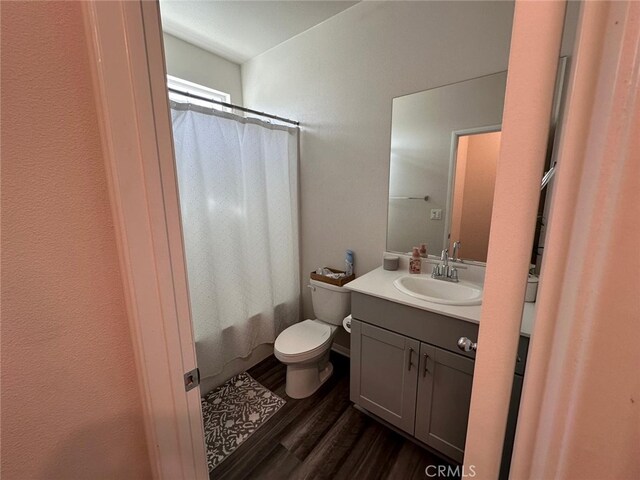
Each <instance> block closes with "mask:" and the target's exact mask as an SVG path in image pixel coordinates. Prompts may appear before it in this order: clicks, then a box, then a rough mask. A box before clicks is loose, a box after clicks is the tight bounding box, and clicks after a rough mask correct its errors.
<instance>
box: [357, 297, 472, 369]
mask: <svg viewBox="0 0 640 480" xmlns="http://www.w3.org/2000/svg"><path fill="white" fill-rule="evenodd" d="M351 316H352V317H353V318H356V319H358V320H362V321H363V322H366V323H370V324H372V325H376V326H378V327H382V328H385V329H387V330H391V331H393V332H397V333H400V334H402V335H406V336H408V337H412V338H415V339H417V340H420V341H421V342H426V343H430V344H432V345H435V346H437V347H440V348H443V349H445V350H449V351H451V352H455V353H457V354H459V355H464V356H465V357H469V358H475V356H476V354H475V352H463V351H461V350H459V349H458V339H459V338H460V337H467V338H469V339H471V340H472V341H474V342H476V341H477V340H478V325H477V324H475V323H471V322H467V321H465V320H459V319H457V318H452V317H447V316H445V315H439V314H437V313H433V312H428V311H426V310H420V309H418V308H414V307H409V306H407V305H402V304H400V303H395V302H390V301H388V300H383V299H381V298H377V297H372V296H371V295H364V294H361V293H357V292H352V293H351Z"/></svg>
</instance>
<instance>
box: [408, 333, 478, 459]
mask: <svg viewBox="0 0 640 480" xmlns="http://www.w3.org/2000/svg"><path fill="white" fill-rule="evenodd" d="M473 366H474V361H473V360H471V359H470V358H465V357H463V356H461V355H458V354H455V353H450V352H447V351H446V350H442V349H441V348H437V347H434V346H433V345H429V344H427V343H421V344H420V373H419V376H418V394H417V402H416V425H415V437H416V438H417V439H418V440H420V441H422V442H424V443H425V444H427V445H429V446H430V447H433V448H434V449H436V450H438V451H440V452H442V453H444V454H445V455H447V456H449V457H451V458H452V459H454V460H456V461H458V462H462V459H463V456H464V443H465V439H466V436H467V421H468V419H469V404H470V402H471V385H472V383H473Z"/></svg>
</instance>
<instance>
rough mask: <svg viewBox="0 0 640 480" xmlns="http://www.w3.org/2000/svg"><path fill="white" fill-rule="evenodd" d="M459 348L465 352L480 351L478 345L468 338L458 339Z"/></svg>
mask: <svg viewBox="0 0 640 480" xmlns="http://www.w3.org/2000/svg"><path fill="white" fill-rule="evenodd" d="M458 348H459V349H460V350H462V351H463V352H470V351H471V350H473V351H474V352H475V351H476V350H477V349H478V344H477V343H474V342H472V341H471V340H469V339H468V338H467V337H460V338H459V339H458Z"/></svg>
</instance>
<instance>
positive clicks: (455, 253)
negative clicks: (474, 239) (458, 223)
mask: <svg viewBox="0 0 640 480" xmlns="http://www.w3.org/2000/svg"><path fill="white" fill-rule="evenodd" d="M461 246H462V244H461V243H460V240H458V241H456V242H453V257H451V260H453V261H454V262H459V261H460V259H459V258H458V254H459V253H460V247H461Z"/></svg>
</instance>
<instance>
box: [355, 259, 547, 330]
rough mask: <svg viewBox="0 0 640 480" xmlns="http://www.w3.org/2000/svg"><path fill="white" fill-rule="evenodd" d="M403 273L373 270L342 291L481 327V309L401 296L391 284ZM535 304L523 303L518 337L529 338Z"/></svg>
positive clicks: (476, 306) (401, 271)
mask: <svg viewBox="0 0 640 480" xmlns="http://www.w3.org/2000/svg"><path fill="white" fill-rule="evenodd" d="M408 273H409V272H407V271H406V270H405V269H403V268H400V269H398V270H396V271H393V272H391V271H388V270H384V269H383V268H382V267H378V268H376V269H375V270H372V271H371V272H369V273H367V274H365V275H363V276H362V277H358V278H356V279H355V280H352V281H351V282H349V283H347V284H346V285H345V286H344V287H345V288H348V289H349V290H352V291H354V292H359V293H364V294H366V295H371V296H374V297H378V298H383V299H385V300H389V301H391V302H396V303H401V304H403V305H408V306H409V307H414V308H419V309H421V310H427V311H429V312H435V313H440V314H442V315H447V316H449V317H453V318H458V319H460V320H465V321H467V322H473V323H480V312H481V309H482V305H471V306H458V305H442V304H440V303H433V302H428V301H426V300H420V299H418V298H414V297H412V296H410V295H407V294H405V293H402V292H401V291H400V290H398V289H397V288H396V287H395V286H394V285H393V282H394V280H395V279H397V278H398V277H402V276H403V275H407V274H408ZM535 305H536V304H535V303H527V302H524V311H523V313H522V324H521V325H520V333H521V334H522V335H526V336H527V337H528V336H530V335H531V331H532V329H533V320H534V316H535Z"/></svg>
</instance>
